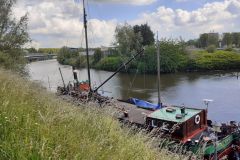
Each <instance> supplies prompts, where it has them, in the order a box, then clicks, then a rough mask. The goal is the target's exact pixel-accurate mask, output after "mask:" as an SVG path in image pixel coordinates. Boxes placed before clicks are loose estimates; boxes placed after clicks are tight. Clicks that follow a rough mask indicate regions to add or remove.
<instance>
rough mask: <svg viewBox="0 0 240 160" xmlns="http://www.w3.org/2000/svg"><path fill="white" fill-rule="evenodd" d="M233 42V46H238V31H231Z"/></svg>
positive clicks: (239, 38) (239, 42)
mask: <svg viewBox="0 0 240 160" xmlns="http://www.w3.org/2000/svg"><path fill="white" fill-rule="evenodd" d="M232 39H233V44H234V45H235V47H240V33H239V32H238V33H237V32H235V33H232Z"/></svg>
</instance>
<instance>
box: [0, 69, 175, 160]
mask: <svg viewBox="0 0 240 160" xmlns="http://www.w3.org/2000/svg"><path fill="white" fill-rule="evenodd" d="M151 145H152V144H151V141H149V138H148V137H147V136H146V135H143V134H141V133H139V134H132V132H131V131H130V130H129V129H126V128H122V127H121V126H120V124H119V122H118V121H117V120H114V119H113V118H112V117H110V116H107V115H106V113H105V112H104V111H103V110H100V109H97V108H94V107H91V108H90V107H87V106H86V107H76V106H73V105H72V104H69V103H67V102H64V101H62V100H60V99H57V98H56V97H55V96H54V95H52V94H51V93H47V91H45V90H44V89H42V88H41V87H39V86H38V85H36V84H33V83H31V82H29V81H27V80H26V79H23V78H20V77H19V76H17V75H13V73H11V72H7V71H3V70H1V69H0V159H1V160H5V159H6V160H8V159H18V160H19V159H33V160H38V159H69V160H72V159H86V160H91V159H92V160H95V159H98V160H105V159H106V160H114V159H116V160H121V159H122V160H128V159H134V160H137V159H143V160H149V159H163V160H168V159H174V158H176V156H174V155H171V156H170V155H169V154H167V152H166V151H164V150H162V151H157V150H155V149H153V148H151Z"/></svg>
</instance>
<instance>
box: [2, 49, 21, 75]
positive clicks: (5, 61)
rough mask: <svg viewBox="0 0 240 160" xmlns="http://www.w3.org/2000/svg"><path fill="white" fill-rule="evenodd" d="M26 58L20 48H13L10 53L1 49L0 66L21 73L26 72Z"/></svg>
mask: <svg viewBox="0 0 240 160" xmlns="http://www.w3.org/2000/svg"><path fill="white" fill-rule="evenodd" d="M25 65H26V59H25V58H24V54H23V52H21V51H20V50H11V52H9V53H4V52H1V51H0V67H4V68H5V69H9V70H13V71H16V72H19V73H26V72H25Z"/></svg>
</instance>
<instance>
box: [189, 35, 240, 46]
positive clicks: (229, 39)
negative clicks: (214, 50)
mask: <svg viewBox="0 0 240 160" xmlns="http://www.w3.org/2000/svg"><path fill="white" fill-rule="evenodd" d="M187 44H188V45H194V46H195V47H197V48H207V47H208V46H210V45H214V46H215V47H224V46H225V47H228V48H232V47H236V48H240V32H233V33H223V34H222V35H220V34H219V33H203V34H200V36H199V38H198V39H195V40H189V41H187ZM220 45H221V46H220Z"/></svg>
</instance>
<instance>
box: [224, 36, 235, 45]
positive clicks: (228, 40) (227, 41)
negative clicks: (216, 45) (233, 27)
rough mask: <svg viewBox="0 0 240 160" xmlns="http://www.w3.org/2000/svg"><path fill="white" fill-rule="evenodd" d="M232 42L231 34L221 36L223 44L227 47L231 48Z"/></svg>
mask: <svg viewBox="0 0 240 160" xmlns="http://www.w3.org/2000/svg"><path fill="white" fill-rule="evenodd" d="M232 42H233V39H232V35H231V33H224V34H223V44H224V45H227V46H228V47H231V46H232Z"/></svg>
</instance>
